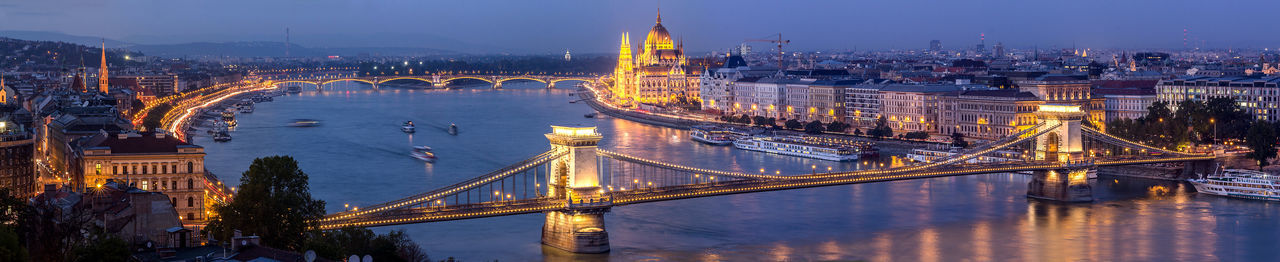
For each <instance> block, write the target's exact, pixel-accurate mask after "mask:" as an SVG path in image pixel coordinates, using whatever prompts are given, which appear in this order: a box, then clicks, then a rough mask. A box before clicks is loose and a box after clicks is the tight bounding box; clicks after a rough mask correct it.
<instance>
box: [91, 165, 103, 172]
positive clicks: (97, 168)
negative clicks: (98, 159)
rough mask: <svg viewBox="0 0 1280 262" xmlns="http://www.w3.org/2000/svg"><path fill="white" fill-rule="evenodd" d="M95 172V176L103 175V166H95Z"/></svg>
mask: <svg viewBox="0 0 1280 262" xmlns="http://www.w3.org/2000/svg"><path fill="white" fill-rule="evenodd" d="M93 172H94V174H95V175H102V164H93Z"/></svg>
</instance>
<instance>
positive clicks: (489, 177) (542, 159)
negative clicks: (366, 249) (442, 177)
mask: <svg viewBox="0 0 1280 262" xmlns="http://www.w3.org/2000/svg"><path fill="white" fill-rule="evenodd" d="M566 154H568V152H567V151H564V150H555V149H553V150H548V151H546V152H543V153H541V154H538V155H535V156H533V157H530V158H528V159H525V160H521V161H520V162H516V163H515V164H512V165H509V166H506V167H503V168H500V169H498V170H495V171H493V172H489V173H487V174H485V175H482V176H478V177H475V178H472V179H468V180H465V181H462V182H458V183H456V184H453V185H449V186H446V187H441V188H439V189H435V190H431V191H427V192H424V193H420V194H416V195H413V196H409V197H405V198H401V199H399V200H395V201H391V202H387V203H383V204H379V205H374V206H370V207H368V208H366V209H364V210H360V211H347V212H340V213H334V214H330V215H327V216H325V218H324V219H321V221H330V220H337V219H343V218H347V217H351V216H359V215H365V214H370V213H376V212H383V211H387V210H391V209H395V208H401V207H406V206H411V205H415V204H419V203H424V202H429V201H431V200H436V199H439V198H443V197H446V196H449V195H451V194H454V193H458V192H464V191H466V190H470V189H473V188H476V187H478V186H482V185H485V184H487V183H488V182H491V181H495V180H498V179H501V178H505V177H506V176H510V175H512V174H515V173H517V172H520V171H524V170H527V169H529V168H533V167H536V166H538V165H541V164H544V163H546V162H549V161H551V160H554V159H557V158H560V157H563V156H565V155H566Z"/></svg>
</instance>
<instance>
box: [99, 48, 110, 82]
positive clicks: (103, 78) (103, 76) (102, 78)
mask: <svg viewBox="0 0 1280 262" xmlns="http://www.w3.org/2000/svg"><path fill="white" fill-rule="evenodd" d="M108 80H109V79H108V76H107V43H106V42H103V43H102V65H100V66H98V92H102V93H103V94H106V93H107V82H108Z"/></svg>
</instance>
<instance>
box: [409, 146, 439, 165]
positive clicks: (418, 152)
mask: <svg viewBox="0 0 1280 262" xmlns="http://www.w3.org/2000/svg"><path fill="white" fill-rule="evenodd" d="M409 156H411V157H413V158H417V159H418V160H422V161H427V162H435V161H436V154H435V153H432V152H431V147H428V146H414V147H413V150H409Z"/></svg>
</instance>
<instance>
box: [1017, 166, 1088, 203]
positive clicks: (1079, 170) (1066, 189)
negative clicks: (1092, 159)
mask: <svg viewBox="0 0 1280 262" xmlns="http://www.w3.org/2000/svg"><path fill="white" fill-rule="evenodd" d="M1094 168H1095V167H1094V166H1093V165H1091V164H1084V165H1079V166H1074V167H1072V166H1068V167H1066V168H1061V169H1053V170H1039V171H1035V172H1034V173H1033V174H1032V178H1031V182H1030V183H1028V184H1027V197H1031V198H1038V199H1045V200H1053V201H1062V202H1091V201H1093V186H1090V185H1089V171H1090V170H1094Z"/></svg>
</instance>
